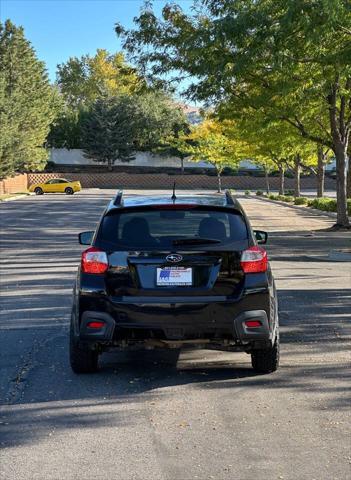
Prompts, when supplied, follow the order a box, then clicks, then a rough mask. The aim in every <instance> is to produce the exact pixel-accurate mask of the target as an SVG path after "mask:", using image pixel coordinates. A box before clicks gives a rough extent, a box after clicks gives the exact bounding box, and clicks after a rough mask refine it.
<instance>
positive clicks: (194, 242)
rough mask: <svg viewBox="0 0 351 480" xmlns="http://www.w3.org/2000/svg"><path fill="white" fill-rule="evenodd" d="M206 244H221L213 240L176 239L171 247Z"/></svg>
mask: <svg viewBox="0 0 351 480" xmlns="http://www.w3.org/2000/svg"><path fill="white" fill-rule="evenodd" d="M206 243H221V241H220V240H215V239H214V238H197V237H195V238H194V237H193V238H177V239H176V240H173V241H172V244H173V245H204V244H206Z"/></svg>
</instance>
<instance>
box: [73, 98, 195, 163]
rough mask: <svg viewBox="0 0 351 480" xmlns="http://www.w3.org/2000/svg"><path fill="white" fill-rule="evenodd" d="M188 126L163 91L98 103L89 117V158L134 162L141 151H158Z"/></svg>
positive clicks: (86, 134) (85, 126) (86, 143)
mask: <svg viewBox="0 0 351 480" xmlns="http://www.w3.org/2000/svg"><path fill="white" fill-rule="evenodd" d="M185 123H186V120H185V117H184V115H183V113H182V112H181V110H180V109H179V108H177V107H175V106H174V104H173V103H172V102H171V101H170V99H168V98H167V97H165V96H164V95H163V94H162V92H158V93H157V92H148V93H146V94H144V95H127V94H124V95H119V96H117V97H108V98H103V99H99V100H97V101H96V102H95V103H94V104H93V105H92V106H91V108H90V110H89V111H88V112H87V113H86V114H85V120H84V123H83V137H82V144H83V150H84V152H85V155H86V156H87V157H88V158H92V159H93V160H95V161H101V162H104V163H107V165H108V167H109V169H111V168H112V165H113V164H114V162H115V161H116V160H117V159H119V160H122V161H126V162H128V161H130V160H132V159H133V158H134V154H135V152H137V151H156V150H157V148H158V147H159V146H160V145H162V143H163V142H164V139H166V138H168V139H169V138H170V137H172V136H174V135H175V134H176V132H178V131H179V129H180V128H181V126H182V125H184V124H185Z"/></svg>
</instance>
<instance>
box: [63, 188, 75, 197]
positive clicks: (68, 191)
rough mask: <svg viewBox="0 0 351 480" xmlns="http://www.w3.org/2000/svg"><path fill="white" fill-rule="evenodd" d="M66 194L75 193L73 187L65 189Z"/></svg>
mask: <svg viewBox="0 0 351 480" xmlns="http://www.w3.org/2000/svg"><path fill="white" fill-rule="evenodd" d="M65 194H66V195H73V194H74V191H73V188H71V187H67V188H66V189H65Z"/></svg>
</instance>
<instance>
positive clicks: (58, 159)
mask: <svg viewBox="0 0 351 480" xmlns="http://www.w3.org/2000/svg"><path fill="white" fill-rule="evenodd" d="M49 160H50V161H51V162H54V163H55V164H57V165H103V163H101V162H94V161H93V160H91V159H90V158H86V157H84V155H83V151H82V150H78V149H72V150H67V149H66V148H52V149H51V151H50V158H49ZM114 164H115V165H130V166H136V167H176V168H180V167H181V161H180V159H179V158H176V157H173V158H171V157H162V156H161V155H153V154H151V153H148V152H137V153H136V155H135V160H131V161H130V162H121V161H120V160H116V161H115V163H114ZM184 167H192V168H204V167H205V168H213V167H212V165H209V164H208V163H206V162H190V161H187V160H184Z"/></svg>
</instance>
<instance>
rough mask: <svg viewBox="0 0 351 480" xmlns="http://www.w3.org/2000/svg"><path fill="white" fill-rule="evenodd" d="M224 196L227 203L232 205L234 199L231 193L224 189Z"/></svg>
mask: <svg viewBox="0 0 351 480" xmlns="http://www.w3.org/2000/svg"><path fill="white" fill-rule="evenodd" d="M225 198H226V200H227V205H234V200H233V197H232V194H231V193H230V190H226V191H225Z"/></svg>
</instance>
